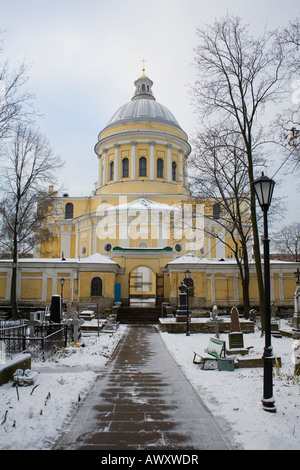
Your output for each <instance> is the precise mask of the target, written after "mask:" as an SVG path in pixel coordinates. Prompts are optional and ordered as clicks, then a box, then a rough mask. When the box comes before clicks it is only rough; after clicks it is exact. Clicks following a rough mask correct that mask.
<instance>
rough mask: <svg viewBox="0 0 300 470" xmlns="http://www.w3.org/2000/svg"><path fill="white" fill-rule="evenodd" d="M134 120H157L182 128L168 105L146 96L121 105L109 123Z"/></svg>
mask: <svg viewBox="0 0 300 470" xmlns="http://www.w3.org/2000/svg"><path fill="white" fill-rule="evenodd" d="M120 121H121V122H120ZM134 121H155V122H161V123H163V124H171V125H172V126H176V127H179V128H180V126H179V124H178V122H177V120H176V119H175V117H174V115H173V114H172V113H171V111H170V110H169V109H168V108H166V106H163V105H162V104H159V103H157V101H153V100H150V99H145V98H141V99H139V100H134V101H130V102H129V103H126V104H124V105H123V106H121V108H119V109H118V111H116V112H115V114H114V115H113V117H112V118H111V120H110V121H109V123H108V125H112V124H117V123H119V122H120V124H122V123H126V122H134Z"/></svg>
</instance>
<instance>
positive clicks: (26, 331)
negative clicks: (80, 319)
mask: <svg viewBox="0 0 300 470" xmlns="http://www.w3.org/2000/svg"><path fill="white" fill-rule="evenodd" d="M72 339H73V327H72V325H71V326H67V325H65V324H60V323H59V324H56V323H55V324H53V323H45V324H36V325H34V329H33V330H32V329H30V328H29V326H28V324H27V323H26V322H25V321H23V320H21V321H16V322H10V321H4V322H0V341H1V346H2V356H3V354H4V355H5V357H6V358H8V357H13V356H14V355H16V354H20V353H23V352H29V353H30V354H31V356H32V359H35V360H43V361H45V360H46V359H47V358H48V357H49V356H50V355H52V354H54V353H55V352H56V351H57V350H58V349H61V348H63V347H66V346H67V343H68V341H72Z"/></svg>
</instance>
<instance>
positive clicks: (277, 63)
mask: <svg viewBox="0 0 300 470" xmlns="http://www.w3.org/2000/svg"><path fill="white" fill-rule="evenodd" d="M198 35H199V39H200V42H199V45H198V47H197V48H196V56H195V63H196V67H197V72H198V80H197V81H196V83H195V86H194V87H193V89H192V93H193V98H194V103H195V107H196V110H198V111H199V115H200V116H201V117H202V121H205V122H207V121H208V120H209V119H210V120H211V121H212V122H213V121H214V120H216V119H217V121H218V122H220V120H223V122H227V123H229V122H230V127H231V128H232V129H235V130H236V132H239V134H240V136H241V138H242V140H243V144H244V149H245V154H246V157H247V169H248V180H249V189H250V210H251V222H252V230H253V249H254V257H255V264H256V272H257V281H258V289H259V297H260V312H261V316H262V325H264V310H265V309H264V286H263V276H262V266H261V256H260V247H259V235H258V227H257V218H256V205H255V204H256V203H255V193H254V188H253V187H252V185H251V182H252V181H253V180H254V165H253V161H254V156H255V153H256V151H257V149H258V146H259V145H261V144H262V142H263V141H264V138H263V127H262V126H261V125H260V124H259V120H258V118H260V119H261V120H262V117H263V112H264V110H265V106H266V105H267V104H268V103H270V102H272V104H274V102H276V100H278V99H279V98H280V97H281V93H282V86H283V81H284V77H285V75H284V68H283V50H282V48H281V44H280V42H279V41H275V37H274V35H273V34H272V33H269V32H267V31H266V32H265V33H264V34H263V35H262V36H261V37H259V38H257V39H256V38H254V37H253V36H252V35H251V33H250V31H249V28H248V26H245V25H243V24H242V22H241V19H240V18H237V17H226V18H225V19H223V20H220V21H216V22H215V23H214V24H213V25H212V26H207V27H203V28H199V29H198ZM266 127H267V122H264V128H266Z"/></svg>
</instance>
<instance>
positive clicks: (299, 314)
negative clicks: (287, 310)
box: [293, 269, 300, 334]
mask: <svg viewBox="0 0 300 470" xmlns="http://www.w3.org/2000/svg"><path fill="white" fill-rule="evenodd" d="M295 280H296V290H295V293H294V315H293V330H295V332H297V333H298V334H299V333H300V271H299V269H297V272H296V273H295Z"/></svg>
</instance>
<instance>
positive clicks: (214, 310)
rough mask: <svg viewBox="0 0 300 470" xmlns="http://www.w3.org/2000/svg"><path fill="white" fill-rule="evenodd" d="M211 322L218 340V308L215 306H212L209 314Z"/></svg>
mask: <svg viewBox="0 0 300 470" xmlns="http://www.w3.org/2000/svg"><path fill="white" fill-rule="evenodd" d="M211 321H212V322H213V324H214V328H215V337H216V338H220V333H219V316H218V307H217V305H214V306H213V308H212V312H211Z"/></svg>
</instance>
